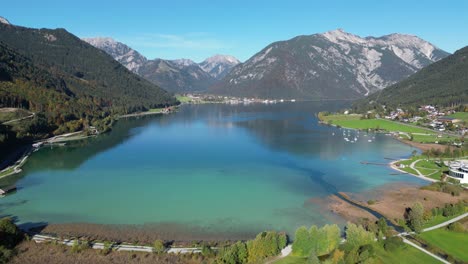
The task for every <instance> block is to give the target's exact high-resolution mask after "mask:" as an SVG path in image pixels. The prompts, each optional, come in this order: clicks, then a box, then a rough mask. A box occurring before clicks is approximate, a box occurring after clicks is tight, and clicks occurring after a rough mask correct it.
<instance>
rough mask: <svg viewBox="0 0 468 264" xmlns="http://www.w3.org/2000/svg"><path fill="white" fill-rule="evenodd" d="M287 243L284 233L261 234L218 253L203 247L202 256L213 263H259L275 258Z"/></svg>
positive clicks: (222, 249) (224, 248)
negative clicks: (213, 261) (211, 259)
mask: <svg viewBox="0 0 468 264" xmlns="http://www.w3.org/2000/svg"><path fill="white" fill-rule="evenodd" d="M287 243H288V238H287V236H286V234H285V233H278V232H275V231H268V232H262V233H260V234H258V235H257V236H256V237H255V239H254V240H249V241H247V242H242V241H238V242H237V243H235V244H233V245H231V246H227V247H223V248H220V249H219V250H218V252H215V251H213V250H212V249H210V248H209V247H206V246H205V247H203V249H202V254H203V256H205V257H208V258H214V259H215V263H220V264H221V263H226V264H237V263H239V264H241V263H261V262H262V261H263V260H265V259H267V258H269V257H273V256H277V255H278V254H279V253H280V252H281V249H283V248H284V247H285V246H286V245H287Z"/></svg>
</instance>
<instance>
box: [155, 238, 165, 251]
mask: <svg viewBox="0 0 468 264" xmlns="http://www.w3.org/2000/svg"><path fill="white" fill-rule="evenodd" d="M164 250H166V246H165V245H164V242H162V240H159V239H158V240H156V241H154V243H153V252H154V253H158V254H159V253H163V252H164Z"/></svg>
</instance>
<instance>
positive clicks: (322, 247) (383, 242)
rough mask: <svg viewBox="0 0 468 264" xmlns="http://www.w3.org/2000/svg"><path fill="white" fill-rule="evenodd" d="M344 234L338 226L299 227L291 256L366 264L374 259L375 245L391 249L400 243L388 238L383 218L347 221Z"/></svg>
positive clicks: (396, 239)
mask: <svg viewBox="0 0 468 264" xmlns="http://www.w3.org/2000/svg"><path fill="white" fill-rule="evenodd" d="M344 235H345V236H344V239H343V238H342V236H341V230H340V228H339V227H338V226H337V225H325V226H323V227H320V228H319V227H317V226H312V227H310V228H307V227H305V226H303V227H299V228H298V229H297V230H296V238H295V240H294V243H293V245H292V255H293V256H297V257H302V258H307V263H367V262H369V261H372V260H375V259H376V257H377V255H376V247H382V248H383V249H385V250H387V251H393V250H396V249H397V248H400V247H402V246H403V243H402V242H401V240H400V239H399V238H393V237H391V229H390V228H389V227H388V226H387V223H386V221H385V219H383V218H382V219H379V220H378V221H377V222H375V223H373V222H370V223H369V224H368V225H367V226H366V227H365V226H362V225H356V224H353V223H348V224H347V225H346V227H345V233H344ZM384 237H387V239H384Z"/></svg>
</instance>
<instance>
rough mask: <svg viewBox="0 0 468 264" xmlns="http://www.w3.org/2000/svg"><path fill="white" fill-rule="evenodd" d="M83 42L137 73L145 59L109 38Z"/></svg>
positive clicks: (90, 39) (91, 39) (85, 39)
mask: <svg viewBox="0 0 468 264" xmlns="http://www.w3.org/2000/svg"><path fill="white" fill-rule="evenodd" d="M83 40H84V41H86V42H88V43H89V44H91V45H93V46H94V47H96V48H98V49H101V50H103V51H105V52H106V53H108V54H109V55H111V56H112V57H113V58H114V59H115V60H116V61H118V62H120V63H121V64H122V65H124V66H125V67H127V69H129V70H131V71H133V72H136V73H138V70H139V69H140V67H141V65H143V64H144V63H145V62H146V61H147V59H146V57H144V56H143V55H141V54H140V53H138V52H137V51H136V50H133V49H132V48H130V47H129V46H127V45H125V44H123V43H121V42H118V41H116V40H114V39H113V38H109V37H96V38H83Z"/></svg>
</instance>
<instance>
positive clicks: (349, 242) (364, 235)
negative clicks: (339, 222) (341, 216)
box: [346, 222, 375, 250]
mask: <svg viewBox="0 0 468 264" xmlns="http://www.w3.org/2000/svg"><path fill="white" fill-rule="evenodd" d="M374 242H375V235H374V234H373V233H371V232H368V231H366V230H365V229H364V227H362V226H357V225H356V224H353V223H350V222H348V224H347V225H346V248H348V250H353V249H358V248H359V247H361V246H363V245H368V244H372V243H374Z"/></svg>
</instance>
